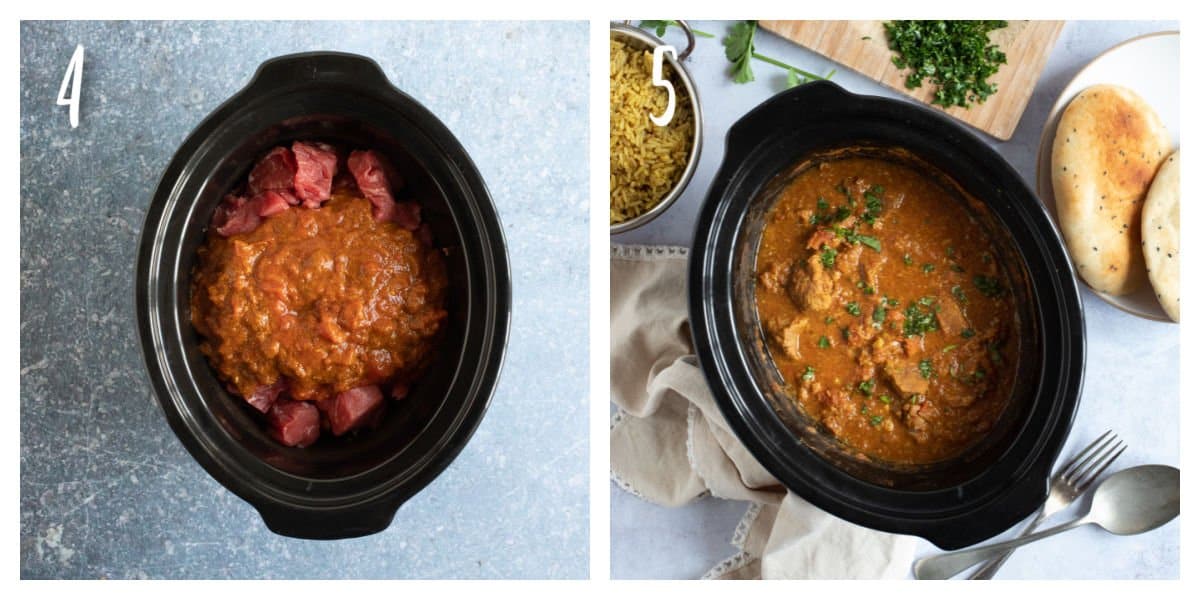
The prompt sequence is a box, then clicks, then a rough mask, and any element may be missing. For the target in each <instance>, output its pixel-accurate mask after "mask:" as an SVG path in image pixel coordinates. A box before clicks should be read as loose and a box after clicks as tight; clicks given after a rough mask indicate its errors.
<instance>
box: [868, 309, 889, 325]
mask: <svg viewBox="0 0 1200 600" xmlns="http://www.w3.org/2000/svg"><path fill="white" fill-rule="evenodd" d="M885 318H887V308H885V307H884V305H883V304H880V305H879V306H876V307H875V311H874V312H872V313H871V320H872V321H874V322H875V324H876V325H878V324H880V323H883V320H884V319H885Z"/></svg>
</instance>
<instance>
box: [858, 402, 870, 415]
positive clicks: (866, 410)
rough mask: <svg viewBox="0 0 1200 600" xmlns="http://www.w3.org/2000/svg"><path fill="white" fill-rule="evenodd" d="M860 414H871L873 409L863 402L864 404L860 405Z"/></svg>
mask: <svg viewBox="0 0 1200 600" xmlns="http://www.w3.org/2000/svg"><path fill="white" fill-rule="evenodd" d="M858 414H860V415H864V416H865V415H869V414H871V409H869V408H867V405H866V404H863V405H862V406H859V407H858Z"/></svg>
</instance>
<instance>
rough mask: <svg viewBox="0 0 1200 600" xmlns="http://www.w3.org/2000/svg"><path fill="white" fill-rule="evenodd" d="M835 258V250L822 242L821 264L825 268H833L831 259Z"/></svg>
mask: <svg viewBox="0 0 1200 600" xmlns="http://www.w3.org/2000/svg"><path fill="white" fill-rule="evenodd" d="M835 259H837V250H835V249H833V248H830V247H829V246H826V245H824V244H822V245H821V265H822V266H824V267H825V268H826V269H832V268H833V261H834V260H835Z"/></svg>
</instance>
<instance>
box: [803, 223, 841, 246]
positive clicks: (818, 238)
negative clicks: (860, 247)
mask: <svg viewBox="0 0 1200 600" xmlns="http://www.w3.org/2000/svg"><path fill="white" fill-rule="evenodd" d="M837 243H838V237H837V234H836V233H834V232H833V230H832V229H825V228H821V229H818V230H816V231H814V232H813V234H812V236H810V237H809V238H808V243H807V244H805V247H806V248H808V249H809V250H820V249H821V247H822V246H829V247H830V248H832V247H834V246H837Z"/></svg>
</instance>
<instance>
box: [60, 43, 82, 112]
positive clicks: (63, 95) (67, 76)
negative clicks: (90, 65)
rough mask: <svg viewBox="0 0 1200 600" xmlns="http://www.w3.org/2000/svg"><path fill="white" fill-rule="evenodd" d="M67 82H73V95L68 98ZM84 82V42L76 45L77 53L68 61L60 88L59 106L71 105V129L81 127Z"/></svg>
mask: <svg viewBox="0 0 1200 600" xmlns="http://www.w3.org/2000/svg"><path fill="white" fill-rule="evenodd" d="M67 82H70V84H71V97H70V98H67ZM81 83H83V44H79V45H77V46H75V54H72V55H71V62H69V63H67V72H66V73H64V74H63V80H62V85H61V86H59V88H58V101H57V102H56V105H57V106H70V107H71V109H70V113H71V129H75V128H76V127H79V86H80V84H81Z"/></svg>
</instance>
